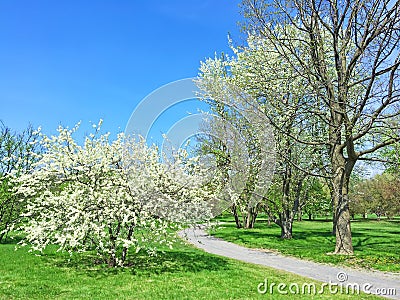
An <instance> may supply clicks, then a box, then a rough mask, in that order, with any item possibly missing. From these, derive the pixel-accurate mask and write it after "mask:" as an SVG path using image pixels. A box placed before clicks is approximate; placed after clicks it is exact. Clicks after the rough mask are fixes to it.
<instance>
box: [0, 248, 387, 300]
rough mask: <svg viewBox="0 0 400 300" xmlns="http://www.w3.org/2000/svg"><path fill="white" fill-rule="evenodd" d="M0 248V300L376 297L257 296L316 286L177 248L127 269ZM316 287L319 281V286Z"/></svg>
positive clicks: (138, 257) (84, 257) (51, 251)
mask: <svg viewBox="0 0 400 300" xmlns="http://www.w3.org/2000/svg"><path fill="white" fill-rule="evenodd" d="M14 248H15V244H13V243H8V244H0V299H7V300H8V299H288V297H290V298H296V299H310V298H311V299H333V298H334V299H350V298H351V299H353V298H354V299H380V298H377V297H375V296H371V295H334V296H332V295H329V294H323V295H314V296H310V295H290V296H288V295H280V294H279V293H277V292H275V293H274V294H272V295H271V294H269V293H267V294H264V295H262V294H258V292H257V286H258V284H259V283H260V282H263V281H264V280H265V279H268V282H269V283H271V282H275V283H277V284H278V283H280V282H283V283H286V284H291V283H297V284H298V285H300V286H301V285H302V284H303V283H311V282H315V281H312V280H309V279H306V278H302V277H299V276H296V275H292V274H289V273H285V272H281V271H277V270H273V269H269V268H264V267H260V266H255V265H250V264H245V263H241V262H238V261H234V260H230V259H226V258H222V257H218V256H215V255H211V254H207V253H204V252H203V251H200V250H198V249H195V248H193V247H191V246H188V245H183V244H177V245H175V247H174V249H172V250H170V249H168V250H167V249H164V250H165V251H164V253H160V254H159V255H158V256H156V257H148V256H146V255H144V254H141V253H140V252H139V253H138V254H137V255H136V256H134V257H132V258H131V260H130V263H131V265H130V267H126V268H121V269H115V268H114V269H113V268H111V269H110V268H108V267H106V266H104V265H98V264H95V257H93V256H91V255H89V254H80V255H74V256H72V257H70V256H69V255H68V254H65V253H55V252H54V250H55V249H56V247H50V249H48V250H47V251H46V255H43V256H35V255H34V254H32V253H28V252H27V249H26V248H22V249H18V250H16V251H15V250H14ZM318 286H320V284H318V283H317V288H318Z"/></svg>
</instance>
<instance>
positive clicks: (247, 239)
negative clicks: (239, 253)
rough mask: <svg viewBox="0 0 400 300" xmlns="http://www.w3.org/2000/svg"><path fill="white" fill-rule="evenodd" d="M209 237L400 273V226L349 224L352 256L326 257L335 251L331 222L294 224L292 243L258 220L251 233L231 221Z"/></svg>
mask: <svg viewBox="0 0 400 300" xmlns="http://www.w3.org/2000/svg"><path fill="white" fill-rule="evenodd" d="M220 221H224V222H223V223H222V224H221V225H220V226H219V227H217V229H216V230H214V231H212V234H213V235H214V236H216V237H219V238H222V239H224V240H227V241H231V242H234V243H237V244H240V245H244V246H246V247H250V248H263V249H271V250H276V251H278V252H280V253H282V254H285V255H291V256H296V257H300V258H303V259H308V260H312V261H316V262H324V263H332V264H339V265H346V266H350V267H361V268H366V269H376V270H381V271H390V272H400V248H399V245H400V222H399V221H398V220H396V221H376V220H356V221H353V222H352V224H351V227H352V234H353V246H354V256H342V255H327V253H329V252H332V251H333V250H334V248H335V237H334V236H332V235H331V233H330V232H331V230H332V223H331V222H330V221H321V220H320V221H302V222H295V223H294V224H293V239H291V240H283V239H281V238H280V228H279V227H278V226H277V225H275V224H271V225H270V226H268V225H267V223H266V221H265V220H262V219H260V220H259V221H258V222H257V223H256V224H255V228H254V229H250V230H249V229H246V230H245V229H237V228H236V227H235V224H234V222H233V221H232V220H231V218H230V219H229V218H223V219H220Z"/></svg>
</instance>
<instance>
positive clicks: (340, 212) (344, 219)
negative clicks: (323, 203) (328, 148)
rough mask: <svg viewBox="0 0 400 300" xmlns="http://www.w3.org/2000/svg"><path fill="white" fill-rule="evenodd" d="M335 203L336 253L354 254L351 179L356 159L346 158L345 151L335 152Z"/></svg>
mask: <svg viewBox="0 0 400 300" xmlns="http://www.w3.org/2000/svg"><path fill="white" fill-rule="evenodd" d="M332 165H333V166H334V170H335V175H334V178H333V204H334V208H335V214H334V225H335V228H334V229H335V236H336V246H335V252H334V253H335V254H346V255H352V254H353V253H354V249H353V244H352V235H351V226H350V219H351V215H350V208H349V197H348V192H349V181H350V174H351V172H352V170H353V167H354V165H355V161H351V160H350V159H349V158H345V157H344V156H343V153H341V152H335V153H334V155H333V164H332Z"/></svg>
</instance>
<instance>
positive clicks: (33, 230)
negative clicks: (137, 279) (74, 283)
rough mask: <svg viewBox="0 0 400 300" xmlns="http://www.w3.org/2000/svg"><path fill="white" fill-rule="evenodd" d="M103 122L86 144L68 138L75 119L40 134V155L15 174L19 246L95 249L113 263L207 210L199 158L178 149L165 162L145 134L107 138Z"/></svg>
mask: <svg viewBox="0 0 400 300" xmlns="http://www.w3.org/2000/svg"><path fill="white" fill-rule="evenodd" d="M100 125H101V124H99V126H98V127H97V129H96V132H95V133H91V134H90V135H89V136H87V137H86V138H85V141H84V144H83V146H81V145H79V144H78V143H77V142H76V141H75V140H74V138H73V134H74V133H75V132H76V130H77V129H78V126H76V127H74V128H73V129H71V130H70V129H68V128H62V127H59V129H58V135H57V136H51V137H48V136H46V135H42V139H41V143H42V145H43V148H44V151H43V155H42V157H41V159H40V160H39V161H38V162H36V163H34V164H33V165H32V168H31V169H30V172H28V173H26V174H23V175H21V176H20V177H17V178H15V181H16V182H17V184H18V186H17V189H16V193H17V194H18V195H20V196H22V197H25V198H26V199H27V201H28V204H27V209H26V212H25V214H24V217H25V218H26V223H25V224H24V226H23V229H24V231H25V232H26V234H27V235H26V238H25V239H24V240H23V241H22V244H23V245H26V244H28V243H29V244H31V248H32V250H39V251H42V250H43V249H44V248H45V247H46V246H47V245H49V244H57V245H59V246H60V248H59V250H67V251H69V252H73V251H85V250H94V251H96V252H97V254H98V255H99V256H100V257H101V258H102V259H104V261H105V262H107V263H108V265H109V266H112V267H114V266H117V265H123V264H124V262H125V260H126V258H127V255H128V252H129V250H130V249H131V250H133V251H136V252H137V251H140V249H144V250H147V251H148V252H149V253H152V252H153V251H154V247H155V246H156V245H158V244H167V245H170V246H171V244H172V240H173V239H171V237H173V236H174V233H173V231H171V230H169V229H170V228H174V226H175V225H177V224H179V223H184V224H186V223H189V222H194V221H199V220H203V219H208V218H209V217H210V210H211V205H210V202H211V200H212V195H213V193H212V191H210V190H208V189H207V186H205V182H204V180H202V178H204V177H205V174H202V173H201V172H200V170H199V166H198V163H197V162H196V158H188V157H187V155H186V153H185V152H184V151H183V150H182V151H179V153H178V154H177V155H175V159H174V160H170V161H166V162H164V163H162V162H161V157H160V154H159V153H158V149H157V148H156V147H154V146H152V147H149V146H147V145H146V142H145V141H144V140H143V139H137V140H134V139H130V138H126V137H125V136H124V135H123V134H119V135H118V137H117V139H116V140H114V141H110V139H109V133H108V134H103V135H100V133H99V128H100Z"/></svg>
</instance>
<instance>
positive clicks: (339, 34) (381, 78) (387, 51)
mask: <svg viewBox="0 0 400 300" xmlns="http://www.w3.org/2000/svg"><path fill="white" fill-rule="evenodd" d="M399 7H400V1H391V0H357V1H350V0H342V1H325V0H293V1H287V0H272V1H267V0H244V1H243V13H244V16H245V17H246V28H247V30H248V31H249V32H251V33H252V34H254V35H256V36H258V37H259V38H261V39H263V40H265V42H266V43H268V45H269V46H270V48H271V49H272V50H271V52H274V53H277V54H278V55H279V57H281V58H282V59H283V60H284V61H285V62H286V64H287V65H288V68H290V69H291V70H292V71H294V72H296V74H297V76H298V77H300V78H302V79H303V80H304V81H305V82H306V84H307V86H308V87H309V88H310V90H311V92H310V93H309V95H308V97H307V98H305V99H307V100H308V101H304V102H303V103H301V105H302V110H303V112H304V116H306V115H310V116H317V117H318V119H319V124H324V128H325V129H326V130H324V131H322V132H321V133H323V134H320V135H317V132H314V136H313V137H312V138H311V139H301V138H297V137H296V136H294V135H292V136H293V138H295V139H297V140H298V141H299V142H301V143H305V144H314V145H315V146H316V147H317V146H324V150H325V151H326V153H327V155H328V157H329V161H330V168H331V174H330V176H331V185H332V188H333V191H332V198H333V204H334V212H335V213H334V227H335V234H336V247H335V251H334V253H336V254H352V253H353V246H352V237H351V227H350V211H349V197H348V190H349V180H350V176H351V173H352V171H353V168H354V166H355V164H356V162H357V161H359V160H366V161H373V160H377V159H378V158H377V157H376V156H375V155H374V153H376V151H377V150H379V149H381V148H383V147H385V146H387V145H390V144H393V143H395V142H397V141H399V139H400V137H399V129H400V127H399V123H398V122H397V120H398V119H397V117H398V116H399V114H400V110H399V100H400V93H399V65H400V54H399V51H398V50H399V41H400V27H399V25H400V8H399ZM276 73H277V75H278V74H279V73H278V71H277V72H276ZM317 104H318V105H317ZM311 120H312V119H311ZM288 134H290V133H288Z"/></svg>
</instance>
